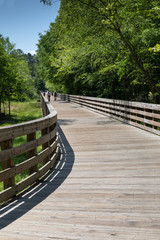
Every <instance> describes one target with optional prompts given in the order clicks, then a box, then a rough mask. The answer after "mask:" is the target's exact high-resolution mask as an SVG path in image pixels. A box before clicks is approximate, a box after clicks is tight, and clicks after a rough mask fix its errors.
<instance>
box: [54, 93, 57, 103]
mask: <svg viewBox="0 0 160 240" xmlns="http://www.w3.org/2000/svg"><path fill="white" fill-rule="evenodd" d="M56 100H57V92H56V91H55V92H54V101H56Z"/></svg>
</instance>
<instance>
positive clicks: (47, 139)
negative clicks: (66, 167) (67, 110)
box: [0, 96, 59, 203]
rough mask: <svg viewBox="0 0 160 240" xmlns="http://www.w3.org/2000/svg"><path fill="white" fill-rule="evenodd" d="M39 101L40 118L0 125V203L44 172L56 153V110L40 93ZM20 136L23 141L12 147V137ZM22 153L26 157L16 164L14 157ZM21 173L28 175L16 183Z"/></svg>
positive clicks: (55, 156)
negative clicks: (41, 112)
mask: <svg viewBox="0 0 160 240" xmlns="http://www.w3.org/2000/svg"><path fill="white" fill-rule="evenodd" d="M41 103H42V110H43V116H44V117H43V118H40V119H38V120H33V121H29V122H25V123H21V124H16V125H12V126H7V127H1V128H0V144H1V151H0V164H1V167H2V170H1V171H0V182H3V186H4V189H3V191H1V192H0V202H1V203H2V202H4V201H7V200H9V199H11V198H12V197H13V196H15V195H16V194H18V193H19V192H21V191H23V190H24V189H26V188H27V187H29V186H30V185H32V184H33V183H34V182H36V180H38V179H39V178H41V177H42V176H43V175H45V174H46V173H47V172H48V171H49V170H50V169H51V168H52V167H53V166H54V164H55V162H56V160H57V158H58V156H59V145H58V133H57V132H58V131H57V113H56V111H55V110H54V109H53V107H52V106H51V104H50V103H49V102H48V101H46V100H45V98H44V97H43V96H41ZM37 132H38V134H37ZM37 135H40V136H39V137H37ZM22 136H25V138H26V142H25V143H24V144H22V145H19V146H16V147H14V140H15V139H17V138H19V137H22ZM37 149H38V150H37ZM21 154H25V155H26V160H25V161H23V162H21V163H19V164H17V165H15V163H14V162H15V161H14V159H15V158H16V157H17V156H19V155H21ZM23 172H27V173H28V176H27V177H26V178H25V179H23V180H22V181H20V182H17V183H16V182H15V179H16V176H17V175H18V174H22V173H23Z"/></svg>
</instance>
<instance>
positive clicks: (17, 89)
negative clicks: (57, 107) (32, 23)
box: [0, 35, 36, 115]
mask: <svg viewBox="0 0 160 240" xmlns="http://www.w3.org/2000/svg"><path fill="white" fill-rule="evenodd" d="M30 58H31V56H30ZM29 63H31V64H29ZM31 65H32V66H33V63H32V62H31V61H30V62H29V61H27V59H26V58H25V57H24V54H23V52H22V51H21V50H19V49H18V50H16V49H14V45H13V44H11V43H10V41H9V38H4V37H3V36H2V35H0V115H1V114H2V112H3V114H5V111H6V109H5V107H4V106H6V103H7V102H8V103H9V104H8V105H9V114H10V101H11V100H18V101H24V100H25V99H26V98H28V97H29V98H32V97H33V96H35V94H34V92H35V87H36V86H35V83H34V82H35V78H34V76H33V67H32V66H31ZM2 107H3V109H2Z"/></svg>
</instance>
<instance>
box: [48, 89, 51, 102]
mask: <svg viewBox="0 0 160 240" xmlns="http://www.w3.org/2000/svg"><path fill="white" fill-rule="evenodd" d="M50 97H51V95H50V92H49V91H48V92H47V98H48V102H50Z"/></svg>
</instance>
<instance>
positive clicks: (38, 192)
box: [0, 126, 75, 230]
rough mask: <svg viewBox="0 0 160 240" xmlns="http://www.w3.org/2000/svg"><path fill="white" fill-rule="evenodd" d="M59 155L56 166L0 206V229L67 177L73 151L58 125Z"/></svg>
mask: <svg viewBox="0 0 160 240" xmlns="http://www.w3.org/2000/svg"><path fill="white" fill-rule="evenodd" d="M59 139H60V140H59V143H60V147H61V157H60V160H59V161H58V162H57V165H56V168H55V169H51V170H50V171H49V173H48V174H47V176H45V177H44V178H42V179H41V180H39V181H38V182H37V183H36V184H34V185H33V186H32V187H30V188H29V189H28V190H27V191H26V192H24V193H23V194H21V195H20V196H18V197H15V198H14V199H13V200H12V201H10V202H7V203H6V204H5V205H2V206H1V208H0V230H1V229H3V228H4V227H6V226H8V225H9V224H11V223H12V222H14V221H15V220H17V219H18V218H20V217H21V216H23V215H24V214H26V213H27V212H28V211H30V210H31V209H32V208H33V207H35V206H36V205H38V204H39V203H41V202H42V201H43V200H44V199H45V198H47V197H48V196H49V195H50V194H51V193H53V192H54V191H55V190H56V189H57V188H58V187H59V186H60V185H61V184H62V183H63V182H64V181H65V179H66V178H67V177H68V175H69V174H70V172H71V170H72V167H73V164H74V159H75V157H74V152H73V150H72V148H71V146H70V145H69V143H68V141H67V139H66V137H65V135H64V133H63V131H62V129H61V127H60V126H59Z"/></svg>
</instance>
